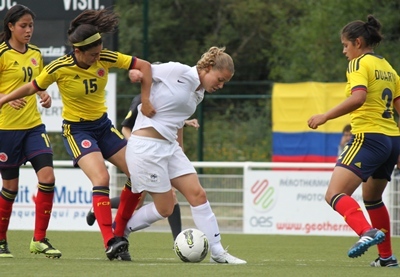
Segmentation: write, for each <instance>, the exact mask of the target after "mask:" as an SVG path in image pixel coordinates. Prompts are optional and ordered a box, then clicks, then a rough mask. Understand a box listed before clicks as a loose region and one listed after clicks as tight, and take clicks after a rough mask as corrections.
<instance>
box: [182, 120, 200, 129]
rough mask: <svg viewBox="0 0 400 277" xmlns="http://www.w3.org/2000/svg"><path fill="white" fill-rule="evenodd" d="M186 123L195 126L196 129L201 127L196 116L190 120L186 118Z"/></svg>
mask: <svg viewBox="0 0 400 277" xmlns="http://www.w3.org/2000/svg"><path fill="white" fill-rule="evenodd" d="M185 125H186V126H191V127H194V128H196V129H199V127H200V125H199V122H198V121H197V119H196V118H193V119H190V120H185Z"/></svg>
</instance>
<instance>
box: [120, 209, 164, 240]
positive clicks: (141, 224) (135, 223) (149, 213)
mask: <svg viewBox="0 0 400 277" xmlns="http://www.w3.org/2000/svg"><path fill="white" fill-rule="evenodd" d="M163 218H165V217H163V216H161V215H160V214H159V213H158V211H157V209H156V206H155V205H154V202H151V203H149V204H147V205H144V206H142V207H141V208H140V209H138V210H137V211H135V212H134V213H133V215H132V217H131V218H130V219H129V221H128V223H127V224H126V228H125V234H124V236H125V237H128V235H129V234H130V233H131V232H135V231H138V230H142V229H144V228H147V227H149V226H150V225H151V224H152V223H154V222H156V221H158V220H160V219H163Z"/></svg>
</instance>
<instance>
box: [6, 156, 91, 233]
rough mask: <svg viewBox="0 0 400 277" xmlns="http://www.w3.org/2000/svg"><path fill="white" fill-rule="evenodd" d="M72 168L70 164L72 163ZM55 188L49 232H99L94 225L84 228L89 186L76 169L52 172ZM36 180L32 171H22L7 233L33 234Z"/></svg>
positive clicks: (87, 181) (89, 195)
mask: <svg viewBox="0 0 400 277" xmlns="http://www.w3.org/2000/svg"><path fill="white" fill-rule="evenodd" d="M71 165H72V161H71ZM54 172H55V175H56V188H55V193H54V204H53V210H52V213H51V219H50V224H49V230H71V231H78V230H79V231H84V230H90V231H98V230H99V227H98V225H97V224H94V225H93V226H88V225H87V224H86V213H87V212H88V210H89V209H90V207H91V205H92V184H91V182H90V180H89V178H88V177H86V175H85V174H84V173H83V171H82V170H80V169H78V168H72V167H71V168H55V170H54ZM36 186H37V177H36V174H35V171H34V170H33V168H32V167H30V166H27V167H22V168H21V171H20V181H19V192H18V196H17V198H16V199H15V202H14V206H13V211H12V215H11V218H10V225H9V229H10V230H33V228H34V226H35V202H34V201H35V195H36V191H37V187H36Z"/></svg>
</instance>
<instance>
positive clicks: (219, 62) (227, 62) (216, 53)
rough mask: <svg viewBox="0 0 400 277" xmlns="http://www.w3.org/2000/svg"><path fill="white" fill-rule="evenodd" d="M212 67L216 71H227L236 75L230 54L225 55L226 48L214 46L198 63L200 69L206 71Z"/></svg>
mask: <svg viewBox="0 0 400 277" xmlns="http://www.w3.org/2000/svg"><path fill="white" fill-rule="evenodd" d="M210 66H211V67H212V68H213V69H216V70H224V69H227V70H229V72H231V73H232V74H233V73H235V66H234V64H233V60H232V58H231V56H229V54H227V53H225V47H221V48H219V47H216V46H212V47H211V48H210V49H208V51H207V52H206V53H204V54H203V55H202V56H201V58H200V60H199V61H198V62H197V68H198V69H206V68H208V67H210Z"/></svg>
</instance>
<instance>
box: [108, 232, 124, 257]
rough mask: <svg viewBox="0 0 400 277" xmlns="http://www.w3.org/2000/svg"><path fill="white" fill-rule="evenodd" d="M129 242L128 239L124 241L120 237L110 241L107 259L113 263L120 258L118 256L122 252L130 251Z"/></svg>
mask: <svg viewBox="0 0 400 277" xmlns="http://www.w3.org/2000/svg"><path fill="white" fill-rule="evenodd" d="M128 244H129V243H128V241H127V240H126V239H122V238H120V237H114V238H113V239H111V240H109V241H108V243H107V245H108V247H107V248H106V255H107V258H108V259H109V260H110V261H112V260H114V259H117V258H118V255H119V254H121V253H122V252H126V251H128Z"/></svg>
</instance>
